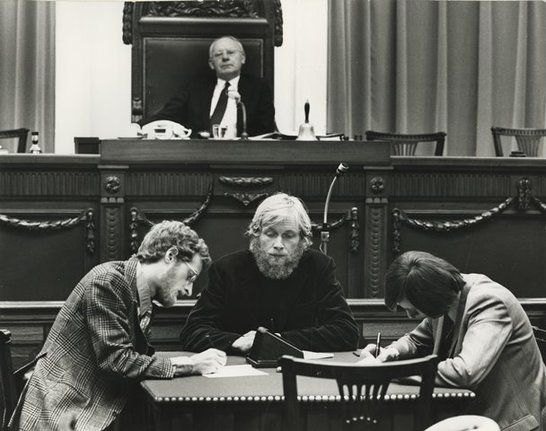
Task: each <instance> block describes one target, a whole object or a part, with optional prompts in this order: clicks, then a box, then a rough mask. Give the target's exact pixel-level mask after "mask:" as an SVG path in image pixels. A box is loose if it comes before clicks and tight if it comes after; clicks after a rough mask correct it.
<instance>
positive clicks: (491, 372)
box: [393, 274, 546, 431]
mask: <svg viewBox="0 0 546 431" xmlns="http://www.w3.org/2000/svg"><path fill="white" fill-rule="evenodd" d="M463 278H464V280H465V281H466V286H465V289H464V290H463V293H462V294H461V299H460V302H459V313H458V316H457V319H456V322H454V328H453V331H452V333H453V336H452V339H451V340H449V339H444V338H442V340H441V342H442V343H445V342H446V341H447V344H448V345H447V347H448V348H447V358H445V359H444V360H442V361H441V362H440V363H439V364H438V377H437V383H439V384H444V385H449V386H457V387H465V388H470V389H473V390H474V391H475V392H476V395H477V399H476V402H475V403H474V404H473V410H474V412H473V413H476V414H480V415H483V416H487V417H489V418H492V419H494V420H495V421H497V422H498V424H499V426H500V428H501V430H503V431H530V430H535V431H536V430H540V431H542V430H546V410H545V409H546V367H545V366H544V363H543V362H542V357H541V355H540V351H539V349H538V346H537V343H536V340H535V338H534V336H533V331H532V328H531V324H530V322H529V318H528V317H527V314H526V313H525V311H524V310H523V308H522V306H521V305H520V303H519V301H518V300H517V298H516V297H515V296H514V295H513V294H512V293H511V292H510V291H509V290H508V289H506V288H504V287H503V286H501V285H500V284H498V283H495V282H494V281H492V280H490V279H489V278H487V277H486V276H484V275H481V274H463ZM437 328H438V319H431V318H427V319H425V320H423V322H421V324H420V325H419V326H418V327H417V328H415V329H414V330H413V331H412V332H411V333H409V334H407V335H405V336H404V337H402V338H401V339H399V340H398V341H396V342H394V343H393V345H394V347H396V349H398V351H399V352H400V358H401V359H405V358H408V357H413V356H420V355H422V354H428V353H430V352H431V350H432V346H433V344H434V340H435V339H436V338H437V337H438V336H439V335H438V330H437ZM441 359H443V358H441Z"/></svg>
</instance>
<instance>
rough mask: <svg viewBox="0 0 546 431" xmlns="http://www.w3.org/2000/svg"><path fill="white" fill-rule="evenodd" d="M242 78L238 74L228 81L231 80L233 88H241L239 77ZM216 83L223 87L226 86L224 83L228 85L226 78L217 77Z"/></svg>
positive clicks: (230, 84) (230, 83)
mask: <svg viewBox="0 0 546 431" xmlns="http://www.w3.org/2000/svg"><path fill="white" fill-rule="evenodd" d="M240 78H241V75H239V76H236V77H235V78H233V79H230V80H229V81H228V82H229V86H230V87H231V88H235V89H237V88H239V79H240ZM216 85H218V86H221V87H222V88H223V87H224V85H226V80H225V79H221V78H217V79H216Z"/></svg>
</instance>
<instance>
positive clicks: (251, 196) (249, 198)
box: [224, 192, 269, 207]
mask: <svg viewBox="0 0 546 431" xmlns="http://www.w3.org/2000/svg"><path fill="white" fill-rule="evenodd" d="M224 196H227V197H230V198H233V199H235V200H237V201H239V202H241V203H242V204H243V205H244V206H245V207H246V206H248V205H249V204H250V203H252V202H254V201H256V200H258V199H262V198H266V197H267V196H269V193H227V192H226V193H224Z"/></svg>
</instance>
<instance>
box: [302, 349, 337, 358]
mask: <svg viewBox="0 0 546 431" xmlns="http://www.w3.org/2000/svg"><path fill="white" fill-rule="evenodd" d="M302 352H303V359H327V358H333V357H334V354H333V353H331V352H310V351H309V350H302Z"/></svg>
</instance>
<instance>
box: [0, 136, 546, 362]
mask: <svg viewBox="0 0 546 431" xmlns="http://www.w3.org/2000/svg"><path fill="white" fill-rule="evenodd" d="M389 153H390V149H389V145H388V144H386V143H382V142H376V143H364V142H352V141H350V142H300V141H298V142H288V141H281V142H277V141H269V142H267V141H263V142H247V143H241V142H237V141H233V142H230V141H225V142H207V141H155V142H154V141H152V142H150V141H129V140H115V141H102V142H101V154H100V155H89V156H48V155H40V156H33V155H27V154H24V155H5V156H0V258H1V260H0V262H2V271H0V326H1V327H6V328H8V329H10V330H11V331H12V333H13V343H14V346H13V347H14V348H13V351H14V355H15V362H16V365H20V364H21V363H23V362H24V361H26V360H27V359H29V358H31V357H32V356H33V355H34V354H35V353H36V352H37V350H38V349H39V348H40V345H41V343H42V342H43V340H44V337H45V336H46V335H47V331H48V330H49V327H50V325H51V323H52V322H53V320H54V318H55V315H56V313H57V312H58V310H59V308H60V306H61V305H62V302H63V301H64V299H66V297H67V296H68V294H69V293H70V291H71V290H72V288H73V286H74V285H75V283H77V281H78V280H79V279H80V278H81V276H83V275H84V274H85V272H87V271H88V270H89V269H90V268H91V267H92V266H94V265H95V264H97V263H99V262H103V261H107V260H114V259H126V258H127V257H129V256H130V255H131V254H132V253H134V252H135V251H136V249H137V248H138V245H139V244H140V241H141V239H142V237H143V235H144V234H145V233H146V231H147V230H148V229H149V227H150V226H151V224H152V223H155V222H157V221H160V220H163V219H175V220H184V221H186V222H187V223H189V224H190V225H191V226H192V227H193V228H195V229H196V230H197V231H198V232H199V234H200V235H201V236H202V237H203V238H204V239H205V240H206V242H207V244H208V245H209V247H210V250H211V254H212V256H213V258H217V257H220V256H221V255H223V254H225V253H229V252H231V251H234V250H237V249H240V248H245V247H246V246H247V239H246V238H245V237H244V231H245V228H246V226H247V224H248V223H249V221H250V219H251V217H252V214H253V212H254V210H255V209H256V206H257V204H258V203H259V202H260V201H261V200H262V199H263V198H264V197H265V196H269V195H271V194H272V193H275V192H277V191H285V192H288V193H292V194H295V195H297V196H300V197H302V198H303V199H304V201H305V203H306V205H307V206H308V209H309V212H310V214H311V218H312V220H313V222H314V224H315V236H314V238H315V239H314V247H318V245H319V243H320V240H321V235H320V234H321V232H320V230H321V229H320V227H321V224H322V217H323V210H324V200H325V195H326V192H327V190H328V187H329V185H330V183H331V181H332V179H333V178H334V176H335V173H336V167H337V165H338V163H339V162H345V163H347V164H348V165H349V171H348V172H347V173H345V174H344V175H343V176H340V177H338V179H337V181H336V184H335V185H334V188H333V195H332V202H331V204H330V211H329V218H328V219H329V223H330V227H329V232H330V240H329V242H328V253H329V254H330V255H331V256H333V257H334V259H335V260H336V264H337V271H338V278H339V279H340V281H341V283H342V285H343V287H344V289H345V292H346V295H347V297H348V298H349V302H350V304H351V307H352V309H353V311H354V313H355V315H356V317H357V319H358V321H359V323H360V324H361V327H362V333H363V335H364V336H365V337H366V336H368V337H369V336H373V334H375V333H376V331H377V330H378V329H379V328H380V329H381V331H382V333H383V334H384V336H385V338H386V339H394V338H396V337H398V336H400V335H401V334H403V333H404V332H405V331H407V330H408V329H410V328H411V327H413V326H414V324H415V322H412V321H409V320H408V319H407V318H406V317H405V316H404V315H403V314H402V313H391V312H389V311H388V310H386V308H385V306H384V305H383V301H382V299H381V298H382V297H383V288H382V277H383V274H384V272H385V270H386V268H387V266H388V264H389V263H390V261H391V260H392V259H393V257H394V256H395V255H396V254H398V253H400V252H403V251H406V250H410V249H421V250H426V251H430V252H433V253H436V254H438V255H440V256H442V257H445V258H446V259H448V260H450V261H451V262H452V263H454V264H455V265H456V266H458V267H459V268H461V270H462V271H463V272H483V273H485V274H488V275H489V276H491V277H492V278H494V279H495V280H497V281H499V282H501V283H503V284H505V285H506V286H507V287H509V288H510V289H511V290H512V291H513V292H514V293H515V294H516V296H518V297H519V298H521V301H522V303H523V305H524V307H525V309H526V311H527V312H528V314H529V315H530V316H531V318H532V321H533V322H534V323H536V324H539V325H543V326H546V318H545V316H546V308H545V307H546V299H544V298H543V297H544V296H546V295H544V293H543V291H544V289H543V286H542V285H543V280H544V279H545V275H546V274H545V273H546V269H545V265H544V262H545V261H546V238H545V236H546V229H545V226H546V204H545V203H544V202H543V201H544V200H546V189H545V187H546V175H545V172H546V170H545V168H546V161H545V160H542V159H531V158H529V159H525V158H522V159H511V158H497V159H482V158H468V159H467V158H434V157H429V158H416V157H392V158H391V157H390V156H389ZM206 282H207V280H206V274H205V275H204V276H203V277H201V279H200V280H199V281H198V283H197V285H196V288H195V292H194V294H197V293H198V292H199V291H200V290H201V289H202V288H203V286H204V285H206ZM193 303H194V300H192V299H189V300H184V301H179V303H178V304H177V305H176V306H175V307H174V308H172V309H169V310H167V309H160V310H158V312H157V313H156V321H155V324H154V329H153V336H154V342H155V343H156V344H157V345H158V347H159V348H162V349H171V350H173V349H176V348H177V340H178V334H179V331H180V327H181V325H182V324H183V322H184V320H185V317H186V315H187V313H188V312H189V310H190V309H191V306H192V305H193Z"/></svg>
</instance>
